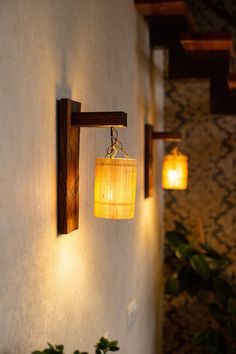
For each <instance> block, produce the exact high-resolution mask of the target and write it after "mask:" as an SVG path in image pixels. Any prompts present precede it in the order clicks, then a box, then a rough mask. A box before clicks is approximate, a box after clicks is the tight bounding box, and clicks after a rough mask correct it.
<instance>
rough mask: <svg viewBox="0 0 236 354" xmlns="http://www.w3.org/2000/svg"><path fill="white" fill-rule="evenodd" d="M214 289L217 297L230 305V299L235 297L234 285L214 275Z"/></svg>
mask: <svg viewBox="0 0 236 354" xmlns="http://www.w3.org/2000/svg"><path fill="white" fill-rule="evenodd" d="M213 289H214V292H215V296H216V298H217V299H218V300H219V301H220V302H221V303H222V304H224V305H228V302H229V299H230V298H234V297H235V294H234V290H233V288H232V286H231V285H230V284H229V283H228V282H227V281H226V280H224V279H222V278H220V277H214V279H213Z"/></svg>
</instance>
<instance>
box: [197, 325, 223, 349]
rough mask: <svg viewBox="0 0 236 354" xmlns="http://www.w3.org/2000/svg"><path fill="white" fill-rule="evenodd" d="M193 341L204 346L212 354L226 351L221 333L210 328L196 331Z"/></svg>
mask: <svg viewBox="0 0 236 354" xmlns="http://www.w3.org/2000/svg"><path fill="white" fill-rule="evenodd" d="M193 343H194V344H197V345H204V346H206V347H207V348H208V350H209V352H210V353H212V354H226V353H227V346H226V342H225V339H224V337H223V335H222V334H221V333H220V332H218V331H216V330H215V329H212V328H209V329H207V330H204V331H200V332H198V333H196V334H195V336H194V337H193Z"/></svg>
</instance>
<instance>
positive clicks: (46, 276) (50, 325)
mask: <svg viewBox="0 0 236 354" xmlns="http://www.w3.org/2000/svg"><path fill="white" fill-rule="evenodd" d="M0 33H1V39H0V107H1V113H0V333H1V335H0V354H13V353H17V354H27V353H30V352H31V351H32V350H33V349H40V348H41V349H42V348H43V347H44V346H45V344H46V342H47V341H50V342H52V343H58V344H59V343H64V344H65V347H66V353H67V354H70V353H71V352H72V350H75V349H76V348H77V347H79V349H82V350H89V351H90V353H91V354H92V353H93V344H94V343H95V342H96V340H97V339H98V338H99V337H100V336H101V335H103V334H104V333H105V332H107V331H108V332H109V335H110V337H111V338H117V339H119V342H120V346H121V349H122V350H121V353H123V354H131V353H132V354H134V353H135V354H143V353H145V354H154V353H155V354H157V353H158V354H159V353H161V349H160V347H161V296H160V294H161V287H162V281H161V258H162V252H161V245H162V240H161V229H162V194H161V191H160V187H159V185H158V183H159V182H158V181H159V180H160V178H158V176H157V178H156V181H157V182H156V184H157V186H156V196H155V197H154V198H149V199H148V200H144V197H143V195H144V179H143V164H144V161H143V157H144V156H143V153H144V141H143V136H144V122H145V121H149V122H150V121H151V119H152V116H153V112H154V113H155V112H156V113H155V114H157V117H158V121H157V124H159V125H161V120H162V107H163V97H162V96H163V89H162V72H161V71H162V53H157V54H156V56H155V57H154V58H153V62H154V63H153V65H152V66H151V65H150V63H151V60H150V52H149V41H148V29H147V25H146V24H145V23H144V21H143V20H142V18H141V17H140V16H138V14H137V12H136V10H135V8H134V5H133V0H119V1H117V0H40V1H39V0H1V1H0ZM150 72H152V73H153V74H154V76H155V77H154V78H153V80H152V81H151V80H150ZM61 97H71V98H73V99H74V100H78V101H80V102H82V110H84V111H99V110H123V111H125V112H127V113H128V128H127V129H120V138H121V140H122V141H123V143H124V145H125V146H126V148H127V151H128V152H129V153H130V155H131V156H133V157H137V158H138V188H137V209H136V216H135V219H133V220H130V221H114V220H103V219H96V218H95V217H94V216H93V175H94V163H95V158H96V157H97V156H104V153H105V149H106V148H107V147H108V144H109V142H110V140H109V130H108V129H87V128H84V129H82V133H81V149H80V152H81V154H80V156H81V160H80V229H79V230H77V231H74V232H73V233H71V234H69V235H67V236H63V237H57V229H56V224H57V220H56V203H57V195H56V190H57V186H56V174H57V172H56V169H57V164H56V99H57V98H61ZM158 151H159V152H158V153H157V156H156V161H158V159H160V157H161V147H159V150H158ZM156 170H157V171H158V170H159V171H160V168H159V165H158V168H157V169H156ZM133 299H136V301H137V305H138V315H137V318H136V321H135V322H134V324H133V326H131V327H129V328H128V327H127V306H128V304H129V303H130V302H131V301H132V300H133Z"/></svg>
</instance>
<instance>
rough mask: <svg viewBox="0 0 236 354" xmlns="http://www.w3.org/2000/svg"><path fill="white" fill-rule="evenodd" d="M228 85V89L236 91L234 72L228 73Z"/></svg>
mask: <svg viewBox="0 0 236 354" xmlns="http://www.w3.org/2000/svg"><path fill="white" fill-rule="evenodd" d="M228 87H229V90H230V91H234V92H235V91H236V73H230V74H229V75H228Z"/></svg>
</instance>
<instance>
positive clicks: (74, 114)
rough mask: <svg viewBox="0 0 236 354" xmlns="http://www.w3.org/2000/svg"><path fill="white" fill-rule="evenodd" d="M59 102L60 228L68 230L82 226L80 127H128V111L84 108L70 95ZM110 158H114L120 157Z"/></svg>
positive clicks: (67, 231)
mask: <svg viewBox="0 0 236 354" xmlns="http://www.w3.org/2000/svg"><path fill="white" fill-rule="evenodd" d="M57 103H58V106H57V107H58V121H59V124H58V131H59V134H58V232H59V233H60V234H68V233H69V232H71V231H73V230H76V229H78V222H79V220H78V219H79V217H78V215H79V144H80V128H81V127H110V128H111V127H118V128H123V127H127V114H126V113H124V112H81V103H79V102H76V101H72V100H70V99H67V98H63V99H61V100H59V101H58V102H57ZM106 160H107V161H110V162H112V161H116V160H117V159H112V158H111V159H106ZM129 161H131V160H129V159H127V164H128V162H129ZM113 170H114V169H113ZM100 171H101V170H100ZM116 171H117V168H116ZM103 173H104V170H103ZM126 174H127V172H126ZM95 189H96V186H95ZM114 191H115V189H114Z"/></svg>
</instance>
